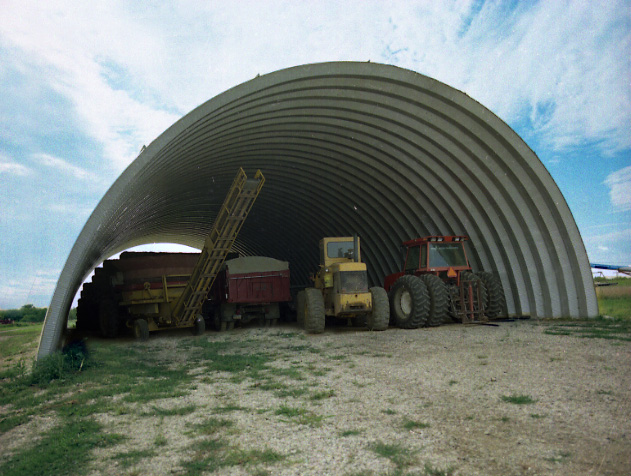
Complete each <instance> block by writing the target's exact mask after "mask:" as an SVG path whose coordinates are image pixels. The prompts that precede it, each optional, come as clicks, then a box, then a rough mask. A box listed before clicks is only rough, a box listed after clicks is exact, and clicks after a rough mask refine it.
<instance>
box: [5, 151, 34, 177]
mask: <svg viewBox="0 0 631 476" xmlns="http://www.w3.org/2000/svg"><path fill="white" fill-rule="evenodd" d="M31 172H32V171H31V169H29V168H28V167H25V166H24V165H22V164H18V163H16V162H10V161H8V160H5V159H3V158H2V157H1V156H0V174H9V175H18V176H21V177H24V176H26V175H30V174H31Z"/></svg>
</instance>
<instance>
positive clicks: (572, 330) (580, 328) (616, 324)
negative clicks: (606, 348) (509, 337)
mask: <svg viewBox="0 0 631 476" xmlns="http://www.w3.org/2000/svg"><path fill="white" fill-rule="evenodd" d="M630 305H631V304H630ZM544 333H545V334H549V335H563V336H573V337H580V338H585V339H608V340H618V341H626V342H629V341H631V319H604V318H598V319H591V320H588V321H574V320H572V321H562V322H559V323H557V322H554V323H550V324H549V327H548V328H546V329H545V330H544Z"/></svg>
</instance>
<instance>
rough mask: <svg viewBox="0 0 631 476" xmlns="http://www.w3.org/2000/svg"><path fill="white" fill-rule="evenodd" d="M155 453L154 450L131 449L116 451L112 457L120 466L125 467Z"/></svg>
mask: <svg viewBox="0 0 631 476" xmlns="http://www.w3.org/2000/svg"><path fill="white" fill-rule="evenodd" d="M156 454H157V453H156V451H155V450H131V451H125V452H122V453H118V454H116V455H114V456H113V459H114V460H115V461H117V462H118V464H119V466H120V467H121V468H123V469H127V468H129V467H131V466H134V465H136V464H138V463H139V462H140V461H141V460H143V459H145V458H151V457H153V456H155V455H156Z"/></svg>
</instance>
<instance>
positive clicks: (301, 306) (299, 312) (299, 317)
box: [296, 291, 305, 327]
mask: <svg viewBox="0 0 631 476" xmlns="http://www.w3.org/2000/svg"><path fill="white" fill-rule="evenodd" d="M296 321H297V322H298V327H304V326H305V292H304V291H300V292H299V293H298V296H296Z"/></svg>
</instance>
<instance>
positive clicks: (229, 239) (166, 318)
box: [77, 169, 265, 340]
mask: <svg viewBox="0 0 631 476" xmlns="http://www.w3.org/2000/svg"><path fill="white" fill-rule="evenodd" d="M264 182H265V178H264V177H263V174H262V173H261V171H260V170H259V171H257V172H256V175H255V176H254V179H248V178H247V176H246V174H245V172H244V171H243V169H239V172H238V173H237V176H236V177H235V179H234V181H233V183H232V186H231V187H230V189H229V191H228V194H227V196H226V198H225V200H224V202H223V205H222V206H221V208H220V210H219V212H218V214H217V217H216V218H215V222H214V224H213V227H212V229H211V231H210V233H209V235H208V236H207V237H206V240H205V243H204V247H203V248H202V250H201V253H199V254H188V256H187V254H184V253H178V254H175V257H174V254H168V253H158V254H154V256H148V255H147V254H144V253H143V254H129V255H126V254H125V253H123V254H122V255H121V259H120V260H107V261H105V262H104V263H103V268H97V269H96V270H95V274H94V276H93V278H92V283H86V284H85V285H84V286H83V290H82V293H81V299H80V300H79V306H78V309H77V326H78V328H80V329H89V330H95V329H94V328H97V329H98V330H100V332H101V334H103V335H104V336H106V337H114V336H116V334H117V332H118V329H119V327H120V324H121V322H125V323H126V324H127V325H128V326H129V327H131V328H132V329H133V331H134V334H135V335H136V337H138V338H140V339H143V340H144V339H147V338H148V336H149V331H156V330H161V329H172V328H191V329H192V331H193V333H194V334H195V335H198V334H201V333H203V332H204V330H205V323H204V319H203V316H202V306H203V304H204V302H205V301H206V299H207V296H208V293H209V291H210V289H211V287H212V284H213V282H214V281H215V278H216V277H217V275H218V274H219V272H220V271H221V268H222V266H223V264H224V261H225V259H226V257H227V255H228V253H229V251H230V249H231V247H232V245H233V243H234V241H235V239H236V237H237V235H238V234H239V231H240V229H241V226H242V225H243V223H244V221H245V219H246V217H247V215H248V213H249V211H250V209H251V208H252V205H253V204H254V201H255V200H256V198H257V196H258V194H259V192H260V190H261V188H262V187H263V184H264ZM174 260H175V261H174ZM94 316H98V319H97V320H96V321H95V320H94Z"/></svg>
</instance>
